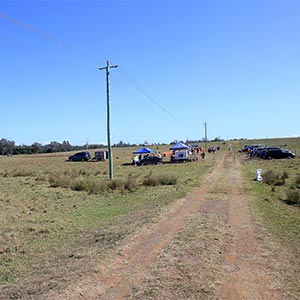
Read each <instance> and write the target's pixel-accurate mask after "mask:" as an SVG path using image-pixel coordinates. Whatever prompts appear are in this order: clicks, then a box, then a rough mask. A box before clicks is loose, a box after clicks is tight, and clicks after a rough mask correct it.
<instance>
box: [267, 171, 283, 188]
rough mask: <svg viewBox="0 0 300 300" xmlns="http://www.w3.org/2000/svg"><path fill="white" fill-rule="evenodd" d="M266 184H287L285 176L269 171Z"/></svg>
mask: <svg viewBox="0 0 300 300" xmlns="http://www.w3.org/2000/svg"><path fill="white" fill-rule="evenodd" d="M263 178H264V182H265V183H266V184H268V185H272V186H278V185H284V184H285V178H284V176H282V175H280V174H278V173H275V172H274V171H273V170H269V171H267V172H266V173H265V174H264V176H263Z"/></svg>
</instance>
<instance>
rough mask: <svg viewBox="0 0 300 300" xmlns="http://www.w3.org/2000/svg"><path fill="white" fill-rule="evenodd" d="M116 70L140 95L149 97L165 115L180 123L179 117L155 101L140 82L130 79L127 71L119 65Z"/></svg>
mask: <svg viewBox="0 0 300 300" xmlns="http://www.w3.org/2000/svg"><path fill="white" fill-rule="evenodd" d="M118 71H119V72H120V74H121V75H122V76H123V77H124V78H125V79H127V81H128V82H130V83H131V84H132V86H134V87H135V88H136V89H137V90H138V91H139V92H140V93H141V94H142V95H144V97H146V98H147V99H149V100H150V101H151V102H152V103H154V104H155V105H156V106H157V107H159V108H160V109H161V110H162V111H163V112H165V113H166V114H167V115H169V116H170V117H171V118H173V119H174V120H176V121H177V122H179V123H182V121H181V120H180V119H178V118H177V117H175V116H174V115H172V114H171V113H170V112H169V111H167V110H166V109H165V108H164V107H163V106H162V105H161V104H159V103H158V102H157V101H155V100H154V99H153V98H152V97H151V96H150V95H149V94H148V93H147V92H146V91H145V90H144V89H143V88H142V87H141V85H140V84H138V83H137V82H136V81H135V80H134V79H132V78H131V77H130V76H129V75H128V73H126V72H125V70H124V69H123V68H121V67H119V69H118Z"/></svg>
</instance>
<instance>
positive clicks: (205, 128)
mask: <svg viewBox="0 0 300 300" xmlns="http://www.w3.org/2000/svg"><path fill="white" fill-rule="evenodd" d="M206 125H207V123H206V122H205V123H204V130H205V151H207V126H206Z"/></svg>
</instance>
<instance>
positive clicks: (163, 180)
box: [143, 174, 177, 186]
mask: <svg viewBox="0 0 300 300" xmlns="http://www.w3.org/2000/svg"><path fill="white" fill-rule="evenodd" d="M176 183H177V177H176V176H175V175H168V174H162V175H159V176H154V175H151V174H149V176H147V177H145V178H144V181H143V185H145V186H158V185H175V184H176Z"/></svg>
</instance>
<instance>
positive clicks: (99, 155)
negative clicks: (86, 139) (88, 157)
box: [94, 151, 108, 161]
mask: <svg viewBox="0 0 300 300" xmlns="http://www.w3.org/2000/svg"><path fill="white" fill-rule="evenodd" d="M94 159H95V160H97V161H100V160H107V159H108V151H95V158H94Z"/></svg>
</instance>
